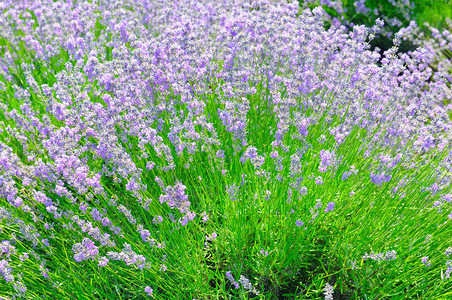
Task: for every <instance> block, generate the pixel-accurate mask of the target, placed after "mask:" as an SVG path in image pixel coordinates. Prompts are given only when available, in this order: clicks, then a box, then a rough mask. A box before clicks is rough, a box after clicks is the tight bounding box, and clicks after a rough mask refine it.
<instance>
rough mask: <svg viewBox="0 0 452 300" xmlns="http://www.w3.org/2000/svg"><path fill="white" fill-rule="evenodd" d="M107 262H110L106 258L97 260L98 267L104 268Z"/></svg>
mask: <svg viewBox="0 0 452 300" xmlns="http://www.w3.org/2000/svg"><path fill="white" fill-rule="evenodd" d="M109 261H110V260H109V259H108V258H107V257H105V256H102V257H101V258H99V267H105V266H106V265H107V264H108V262H109Z"/></svg>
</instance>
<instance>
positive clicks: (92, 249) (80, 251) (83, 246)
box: [72, 238, 99, 262]
mask: <svg viewBox="0 0 452 300" xmlns="http://www.w3.org/2000/svg"><path fill="white" fill-rule="evenodd" d="M72 252H74V259H75V261H77V262H80V261H83V260H87V259H92V260H95V259H96V258H97V256H98V254H99V248H98V247H97V246H96V245H95V244H94V242H93V241H92V240H90V239H89V238H84V239H83V240H82V242H81V243H76V244H74V246H72Z"/></svg>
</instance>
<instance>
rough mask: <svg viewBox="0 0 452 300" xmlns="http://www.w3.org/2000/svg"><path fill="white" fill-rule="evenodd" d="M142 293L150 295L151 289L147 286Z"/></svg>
mask: <svg viewBox="0 0 452 300" xmlns="http://www.w3.org/2000/svg"><path fill="white" fill-rule="evenodd" d="M144 292H145V293H147V294H148V296H151V295H152V292H153V290H152V289H151V287H150V286H147V287H145V288H144Z"/></svg>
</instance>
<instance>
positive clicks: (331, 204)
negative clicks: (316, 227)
mask: <svg viewBox="0 0 452 300" xmlns="http://www.w3.org/2000/svg"><path fill="white" fill-rule="evenodd" d="M334 205H335V203H334V202H329V203H328V204H327V205H326V208H325V212H326V213H327V212H329V211H333V209H334Z"/></svg>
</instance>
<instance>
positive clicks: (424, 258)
mask: <svg viewBox="0 0 452 300" xmlns="http://www.w3.org/2000/svg"><path fill="white" fill-rule="evenodd" d="M421 261H422V263H423V264H424V265H425V266H426V267H427V268H428V267H430V266H431V263H430V262H429V261H428V256H424V257H423V258H421Z"/></svg>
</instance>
